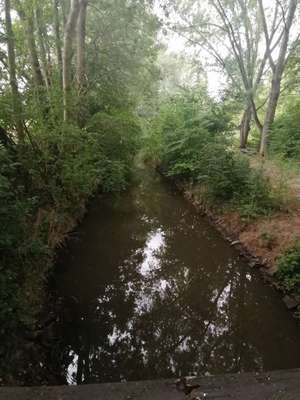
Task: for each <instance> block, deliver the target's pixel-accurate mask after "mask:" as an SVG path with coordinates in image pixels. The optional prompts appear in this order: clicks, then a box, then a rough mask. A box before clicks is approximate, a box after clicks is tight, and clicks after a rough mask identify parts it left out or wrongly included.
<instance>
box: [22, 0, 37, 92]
mask: <svg viewBox="0 0 300 400" xmlns="http://www.w3.org/2000/svg"><path fill="white" fill-rule="evenodd" d="M16 3H17V11H18V14H19V17H20V19H21V21H22V22H23V24H24V26H25V33H26V39H27V42H28V50H29V56H30V63H31V67H32V74H33V80H34V84H35V87H36V89H37V90H40V89H41V87H43V86H44V80H43V75H42V72H41V67H40V62H39V58H38V52H37V48H36V43H35V37H34V11H33V7H32V6H30V7H26V8H27V9H26V11H25V9H24V4H22V3H21V1H20V0H18V1H17V2H16Z"/></svg>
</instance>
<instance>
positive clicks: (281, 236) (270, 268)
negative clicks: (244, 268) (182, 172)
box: [176, 182, 300, 316]
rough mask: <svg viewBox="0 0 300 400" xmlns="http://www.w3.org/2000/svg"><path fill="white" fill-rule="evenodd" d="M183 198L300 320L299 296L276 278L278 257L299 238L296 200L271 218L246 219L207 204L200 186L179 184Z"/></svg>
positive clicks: (299, 216)
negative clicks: (247, 262)
mask: <svg viewBox="0 0 300 400" xmlns="http://www.w3.org/2000/svg"><path fill="white" fill-rule="evenodd" d="M176 186H177V187H178V188H179V190H180V191H181V192H182V193H183V196H184V197H185V198H186V199H187V200H188V201H189V202H190V203H191V204H193V206H194V207H195V209H196V210H197V211H198V212H199V213H201V214H204V215H206V216H207V217H208V219H209V220H210V222H211V224H212V225H213V226H214V227H215V228H216V229H217V230H218V231H219V232H220V233H221V234H222V236H223V237H224V238H225V239H226V240H227V241H228V242H230V244H231V245H232V246H234V247H235V248H236V249H237V250H238V251H239V252H240V253H241V254H242V255H243V256H245V257H246V259H247V260H248V261H249V265H250V266H251V267H256V268H258V269H259V270H260V271H261V272H262V274H263V276H264V278H265V279H266V281H267V282H269V283H271V284H272V285H273V286H274V287H275V288H276V289H277V290H279V291H280V292H281V293H282V295H283V301H284V303H285V305H286V307H287V308H288V309H289V310H291V311H293V312H294V315H295V316H299V312H300V295H299V294H298V293H293V292H290V291H287V290H286V289H285V288H284V286H283V285H282V284H281V283H280V282H279V280H278V279H277V278H276V272H277V270H278V266H277V261H278V259H279V257H280V256H281V255H282V254H284V252H286V251H287V250H289V249H290V248H291V247H292V246H293V245H294V243H295V241H296V240H297V238H298V237H299V231H300V204H298V202H297V199H295V198H293V201H291V202H290V204H291V206H290V207H285V208H284V209H283V210H282V211H281V212H276V213H274V214H271V215H269V216H259V217H256V218H255V219H247V218H243V216H242V215H241V214H240V213H239V212H238V211H232V210H230V211H228V210H224V209H223V208H221V207H218V206H214V205H212V204H211V203H208V202H207V201H206V200H205V196H203V190H202V188H201V186H200V185H191V184H186V183H182V182H176Z"/></svg>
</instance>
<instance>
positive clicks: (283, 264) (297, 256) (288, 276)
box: [276, 240, 300, 292]
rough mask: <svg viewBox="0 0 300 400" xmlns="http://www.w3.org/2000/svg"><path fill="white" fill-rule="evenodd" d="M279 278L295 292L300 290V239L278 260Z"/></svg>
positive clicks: (286, 286) (287, 287)
mask: <svg viewBox="0 0 300 400" xmlns="http://www.w3.org/2000/svg"><path fill="white" fill-rule="evenodd" d="M277 266H278V271H277V273H276V276H277V278H278V279H279V280H280V281H281V282H282V284H283V286H284V287H285V288H286V289H287V290H289V291H293V292H300V240H298V241H297V243H296V244H295V245H294V247H292V248H291V249H289V250H288V251H286V252H285V253H284V254H283V255H282V256H281V257H280V258H279V260H278V263H277Z"/></svg>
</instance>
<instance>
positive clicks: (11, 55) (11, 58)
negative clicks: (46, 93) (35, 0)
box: [5, 0, 24, 140]
mask: <svg viewBox="0 0 300 400" xmlns="http://www.w3.org/2000/svg"><path fill="white" fill-rule="evenodd" d="M10 10H11V6H10V0H5V25H6V35H7V52H8V65H9V79H10V87H11V92H12V106H13V112H14V119H15V124H16V130H17V134H18V139H19V140H23V139H24V127H23V119H22V102H21V98H20V94H19V90H18V83H17V76H16V56H15V39H14V33H13V29H12V22H11V15H10Z"/></svg>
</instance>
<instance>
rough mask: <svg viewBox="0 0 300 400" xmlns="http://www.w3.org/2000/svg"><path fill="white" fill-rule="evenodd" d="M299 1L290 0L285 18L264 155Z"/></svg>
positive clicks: (264, 132)
mask: <svg viewBox="0 0 300 400" xmlns="http://www.w3.org/2000/svg"><path fill="white" fill-rule="evenodd" d="M297 3H298V0H290V3H289V10H288V15H287V17H286V20H285V27H284V33H283V37H282V41H281V45H280V50H279V56H278V60H277V63H276V66H275V69H274V72H273V77H272V84H271V90H270V95H269V101H268V106H267V111H266V116H265V120H264V125H263V130H262V136H261V143H260V151H259V152H260V155H261V156H262V157H264V156H266V153H267V147H268V138H269V133H270V128H271V125H272V123H273V122H274V118H275V114H276V108H277V104H278V100H279V96H280V86H281V80H282V75H283V71H284V67H285V62H286V53H287V48H288V42H289V35H290V30H291V26H292V23H293V20H294V16H295V11H296V7H297Z"/></svg>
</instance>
